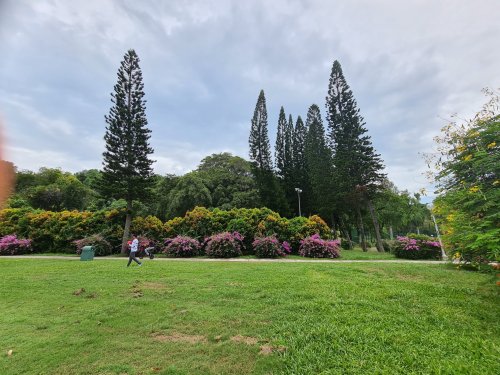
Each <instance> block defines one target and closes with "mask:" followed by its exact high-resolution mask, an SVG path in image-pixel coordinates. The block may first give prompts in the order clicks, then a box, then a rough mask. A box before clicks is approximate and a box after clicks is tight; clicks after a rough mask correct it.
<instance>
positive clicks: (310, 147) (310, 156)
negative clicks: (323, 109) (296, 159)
mask: <svg viewBox="0 0 500 375" xmlns="http://www.w3.org/2000/svg"><path fill="white" fill-rule="evenodd" d="M306 126H307V128H308V130H307V136H306V139H305V148H304V154H305V162H306V170H307V175H308V177H309V181H310V184H311V194H310V195H311V208H312V211H313V213H317V214H319V215H321V216H322V217H323V218H325V219H328V218H329V217H330V215H331V212H332V207H331V200H330V197H331V191H330V189H331V188H330V181H331V175H332V159H331V152H330V149H329V148H328V146H327V143H326V138H325V128H324V127H323V121H322V120H321V113H320V110H319V107H318V106H317V105H315V104H313V105H311V107H310V108H309V111H308V113H307V120H306Z"/></svg>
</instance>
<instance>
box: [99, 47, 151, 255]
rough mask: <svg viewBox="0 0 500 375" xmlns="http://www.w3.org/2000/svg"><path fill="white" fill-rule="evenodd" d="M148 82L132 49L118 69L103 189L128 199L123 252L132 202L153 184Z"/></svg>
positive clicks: (106, 139)
mask: <svg viewBox="0 0 500 375" xmlns="http://www.w3.org/2000/svg"><path fill="white" fill-rule="evenodd" d="M143 90H144V84H143V83H142V72H141V68H140V67H139V57H138V56H137V54H136V53H135V51H134V50H129V51H128V52H127V53H126V54H125V57H124V59H123V61H122V62H121V65H120V68H119V69H118V82H117V84H116V85H115V87H114V93H112V94H111V102H112V103H113V105H112V106H111V109H110V110H109V115H107V116H105V120H106V123H107V124H108V126H107V127H106V134H105V135H104V140H105V141H106V151H105V152H104V153H103V159H104V160H103V174H102V183H101V188H100V190H101V192H102V194H103V195H104V196H107V197H113V198H117V199H120V198H121V199H125V201H126V202H127V212H126V219H125V228H124V231H123V239H122V254H125V253H126V244H127V239H128V236H129V230H130V224H131V221H132V201H133V200H135V199H141V198H145V197H147V196H148V192H149V190H150V188H151V187H152V185H153V179H152V176H153V170H152V168H151V165H152V164H153V162H154V161H153V160H151V159H150V158H149V155H150V154H152V153H153V149H152V148H151V146H150V145H149V138H150V137H151V136H150V133H151V130H149V129H148V128H147V125H148V121H147V118H146V101H145V100H144V91H143Z"/></svg>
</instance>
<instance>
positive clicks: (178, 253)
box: [163, 236, 201, 258]
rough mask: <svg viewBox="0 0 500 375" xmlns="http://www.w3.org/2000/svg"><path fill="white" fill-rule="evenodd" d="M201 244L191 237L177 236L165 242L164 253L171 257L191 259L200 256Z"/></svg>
mask: <svg viewBox="0 0 500 375" xmlns="http://www.w3.org/2000/svg"><path fill="white" fill-rule="evenodd" d="M200 249H201V246H200V243H199V242H198V241H197V240H195V239H194V238H191V237H186V236H177V237H175V238H172V239H168V240H166V241H165V248H164V249H163V253H164V254H167V256H170V257H176V258H189V257H194V256H197V255H200Z"/></svg>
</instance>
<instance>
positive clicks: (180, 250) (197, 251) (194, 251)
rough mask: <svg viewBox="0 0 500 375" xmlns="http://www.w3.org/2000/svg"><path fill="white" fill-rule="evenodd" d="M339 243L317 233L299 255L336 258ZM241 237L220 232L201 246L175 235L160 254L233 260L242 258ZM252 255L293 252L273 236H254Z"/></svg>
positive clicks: (307, 238)
mask: <svg viewBox="0 0 500 375" xmlns="http://www.w3.org/2000/svg"><path fill="white" fill-rule="evenodd" d="M339 245H340V243H339V241H337V240H325V239H321V238H320V236H319V235H318V234H314V235H312V236H309V237H306V238H305V239H303V240H301V241H300V246H299V250H298V253H299V255H301V256H305V257H310V258H338V257H339V256H340V246H339ZM243 247H244V237H243V236H242V235H241V234H240V233H238V232H233V233H230V232H223V233H217V234H214V235H212V236H210V237H208V238H206V239H205V240H204V241H203V243H200V242H199V241H198V240H196V239H194V238H191V237H187V236H177V237H175V238H173V239H169V240H167V241H166V246H165V249H164V250H163V252H164V253H165V254H166V255H167V256H171V257H193V256H197V255H207V256H209V257H211V258H234V257H238V256H241V255H243ZM252 247H253V253H254V254H255V255H256V256H257V257H259V258H279V257H284V256H287V255H289V254H291V252H292V248H291V246H290V244H289V243H288V242H287V241H280V240H279V239H278V238H277V237H276V235H271V236H266V237H257V238H255V239H254V241H253V242H252Z"/></svg>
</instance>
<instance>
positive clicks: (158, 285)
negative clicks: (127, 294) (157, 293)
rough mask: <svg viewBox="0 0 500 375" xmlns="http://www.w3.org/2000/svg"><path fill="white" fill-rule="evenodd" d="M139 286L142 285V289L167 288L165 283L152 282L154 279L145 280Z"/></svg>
mask: <svg viewBox="0 0 500 375" xmlns="http://www.w3.org/2000/svg"><path fill="white" fill-rule="evenodd" d="M141 287H143V288H144V289H152V290H164V289H167V286H166V285H165V284H162V283H158V282H154V281H145V282H143V283H142V284H141Z"/></svg>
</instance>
